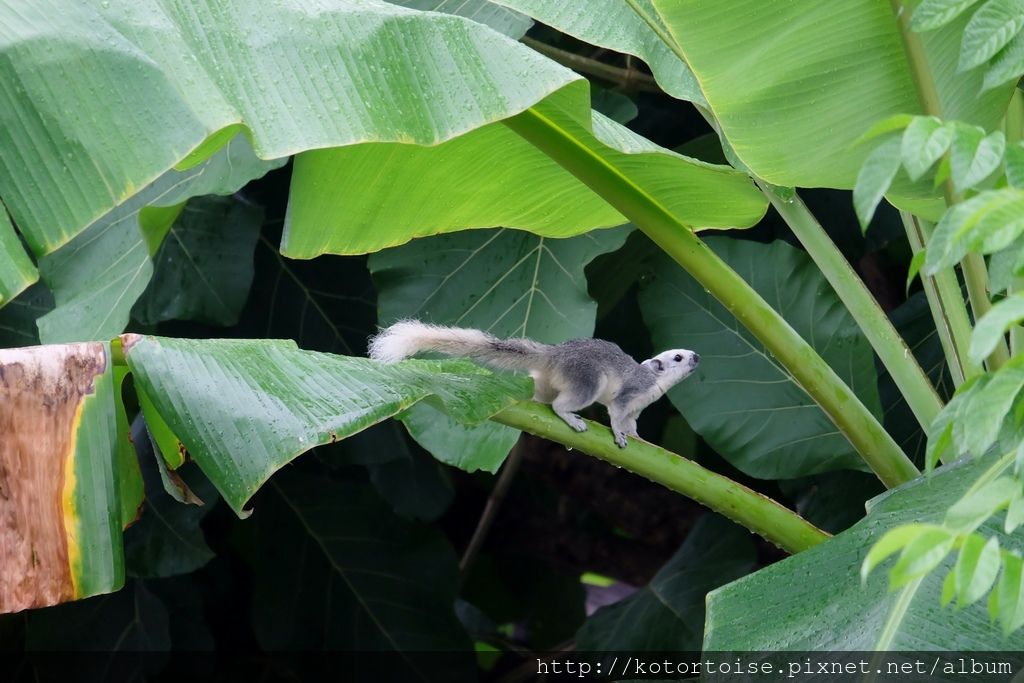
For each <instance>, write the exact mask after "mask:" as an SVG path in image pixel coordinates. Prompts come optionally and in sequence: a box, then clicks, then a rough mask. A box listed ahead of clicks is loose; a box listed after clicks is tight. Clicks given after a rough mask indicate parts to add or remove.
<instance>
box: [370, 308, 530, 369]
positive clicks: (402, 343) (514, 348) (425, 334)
mask: <svg viewBox="0 0 1024 683" xmlns="http://www.w3.org/2000/svg"><path fill="white" fill-rule="evenodd" d="M547 348H548V347H547V346H546V345H544V344H540V343H538V342H534V341H530V340H529V339H508V340H502V339H498V338H497V337H495V336H493V335H490V334H487V333H486V332H482V331H480V330H471V329H465V328H462V327H444V326H442V325H428V324H427V323H422V322H420V321H418V320H402V321H399V322H397V323H395V324H394V325H391V326H390V327H387V328H385V329H383V330H381V332H380V333H379V334H378V335H377V336H375V337H373V338H372V339H371V340H370V349H369V355H370V358H373V359H374V360H379V361H384V362H386V363H394V362H396V361H400V360H402V359H403V358H408V357H409V356H412V355H415V354H417V353H419V352H421V351H434V352H436V353H442V354H444V355H446V356H455V357H458V358H472V359H474V360H478V361H481V362H483V363H486V364H487V365H490V366H492V367H496V368H500V369H507V370H531V369H533V368H536V367H537V366H538V364H539V363H543V362H544V360H545V355H544V350H545V349H547Z"/></svg>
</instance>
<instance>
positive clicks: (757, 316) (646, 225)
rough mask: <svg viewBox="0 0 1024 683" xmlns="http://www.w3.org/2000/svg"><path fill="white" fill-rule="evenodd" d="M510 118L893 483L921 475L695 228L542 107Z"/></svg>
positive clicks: (517, 129)
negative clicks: (705, 294) (756, 344)
mask: <svg viewBox="0 0 1024 683" xmlns="http://www.w3.org/2000/svg"><path fill="white" fill-rule="evenodd" d="M504 123H505V125H506V126H508V127H509V128H510V129H512V130H513V131H515V132H516V133H518V134H519V135H520V136H521V137H523V138H524V139H525V140H527V141H528V142H530V143H531V144H533V145H534V146H535V147H537V148H538V149H540V150H541V151H543V152H544V153H545V154H546V155H547V156H548V157H550V158H551V159H552V160H554V161H555V162H557V163H558V164H559V165H561V166H562V167H563V168H565V169H566V170H568V171H569V172H570V173H572V174H573V175H574V176H576V177H577V178H578V179H579V180H580V181H581V182H583V183H584V184H586V185H587V186H588V187H590V189H592V190H594V192H596V193H597V194H598V195H600V196H601V197H602V198H603V199H604V200H605V201H607V202H608V203H609V204H611V205H612V206H614V207H615V208H616V209H617V210H618V211H619V212H620V213H622V215H624V216H625V217H626V218H628V219H629V220H630V221H632V222H633V224H634V225H636V226H637V227H638V228H640V229H641V230H642V231H643V232H644V233H646V234H647V236H648V237H650V238H651V239H652V240H653V241H654V242H655V243H656V244H657V245H658V246H659V247H661V248H662V249H663V250H664V251H665V252H666V253H667V254H668V255H669V256H671V257H672V258H673V259H675V260H676V262H677V263H679V264H680V265H681V266H682V267H683V268H685V269H686V270H687V272H689V273H690V275H692V276H693V277H694V278H695V279H696V280H697V281H698V282H700V283H701V284H702V285H703V286H704V287H705V288H706V289H707V290H708V291H709V292H710V293H711V294H712V295H713V296H714V297H715V298H716V299H718V300H719V301H720V302H721V303H722V305H724V306H725V307H726V308H727V309H729V311H730V312H731V313H732V314H733V315H734V316H735V317H736V319H737V320H738V321H739V322H740V324H742V325H743V326H744V327H746V328H747V329H748V330H750V331H751V332H752V333H753V334H754V335H755V336H756V337H757V338H758V339H759V340H760V341H761V342H762V343H763V344H764V345H765V346H766V347H767V348H768V350H769V352H770V353H771V354H772V355H773V356H775V357H776V358H777V359H778V360H779V361H780V362H781V363H782V365H783V366H784V367H785V368H786V370H787V371H788V372H789V373H790V374H791V375H792V376H793V377H794V378H795V379H796V380H797V381H798V382H799V383H800V385H801V386H802V387H803V388H804V390H805V391H806V392H807V393H808V394H810V395H811V397H812V398H813V399H814V400H815V401H817V403H818V405H820V406H821V407H822V409H823V410H824V411H825V413H826V414H827V415H828V416H829V418H830V419H831V420H832V422H833V423H834V424H835V425H836V427H837V428H838V429H839V430H840V432H842V433H843V434H844V435H845V436H846V438H847V439H849V441H850V443H851V444H853V446H854V448H855V449H857V451H858V452H859V453H860V454H861V456H862V457H863V458H864V460H865V461H866V462H867V463H868V465H869V466H870V467H871V469H872V470H873V471H874V472H875V474H877V475H878V478H879V479H881V480H882V482H883V483H885V485H886V486H889V487H892V486H897V485H899V484H902V483H904V482H907V481H910V480H911V479H913V478H914V477H916V476H917V475H918V474H919V473H918V471H917V469H916V468H915V467H914V464H913V463H912V462H910V460H909V459H908V458H907V456H906V455H905V454H904V453H903V451H901V450H900V447H899V446H898V445H897V444H896V442H895V441H893V439H892V437H891V436H889V434H888V433H886V431H885V429H884V428H883V427H882V425H881V424H879V422H878V420H877V419H875V417H874V416H873V415H872V414H871V412H870V411H868V409H867V408H865V407H864V404H862V403H861V402H860V401H859V400H858V399H857V397H856V395H854V393H853V392H852V391H851V390H850V388H849V387H848V386H846V384H844V383H843V381H842V380H841V379H840V378H839V376H838V375H836V373H835V372H834V371H833V370H832V368H830V367H829V365H828V363H826V362H825V361H824V360H823V359H822V358H821V356H819V355H818V354H817V353H816V352H815V351H814V349H812V348H811V347H810V345H809V344H807V342H805V341H804V340H803V338H802V337H801V336H800V335H799V334H797V333H796V331H795V330H794V329H793V328H792V327H790V325H789V323H787V322H786V321H785V320H784V319H783V318H782V316H780V315H779V314H778V312H776V311H775V309H773V308H772V307H771V306H770V305H769V304H768V303H767V302H766V301H765V300H764V299H763V298H762V297H761V296H760V295H759V294H758V293H757V292H756V291H755V290H754V289H753V288H752V287H750V285H748V284H747V283H746V282H744V280H743V278H741V277H740V276H739V275H737V274H736V272H735V271H734V270H733V269H732V268H730V267H729V266H728V264H726V263H725V262H724V261H722V259H720V258H719V257H718V256H717V255H716V254H715V253H714V252H713V251H711V249H709V248H708V247H707V245H705V244H704V242H702V241H701V240H700V239H699V238H698V237H697V236H696V235H695V234H694V233H693V231H692V230H690V228H689V226H687V225H685V224H684V223H682V222H681V221H680V220H679V219H678V218H677V217H676V216H675V215H674V214H673V213H672V212H671V211H669V210H668V209H667V208H665V206H663V205H662V204H661V203H660V202H658V201H657V200H656V199H655V198H654V197H652V196H651V195H650V194H648V193H647V192H646V191H645V190H644V189H643V188H642V187H639V186H638V185H636V184H635V183H634V182H632V181H631V180H630V179H629V178H628V177H627V176H626V175H625V174H623V173H622V172H620V171H619V169H617V168H616V167H614V166H613V165H612V164H610V163H609V162H608V161H606V160H605V159H603V158H602V157H600V156H599V155H597V154H595V153H594V152H593V151H592V150H590V149H589V148H588V147H587V146H586V145H584V144H583V143H581V142H580V141H579V140H578V139H576V138H574V137H573V136H572V135H571V134H569V133H568V132H566V131H565V130H564V129H562V128H560V127H559V126H558V125H557V124H555V123H554V122H553V121H552V120H551V119H549V118H547V117H546V116H544V115H543V114H541V113H540V112H538V111H536V110H534V109H528V110H527V111H525V112H523V113H522V114H519V115H517V116H514V117H512V118H510V119H506V120H505V121H504Z"/></svg>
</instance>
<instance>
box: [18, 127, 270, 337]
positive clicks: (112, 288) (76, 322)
mask: <svg viewBox="0 0 1024 683" xmlns="http://www.w3.org/2000/svg"><path fill="white" fill-rule="evenodd" d="M285 161H286V160H285V159H281V160H277V161H269V162H268V161H261V160H260V159H258V158H257V157H256V156H255V154H254V153H253V151H252V148H251V147H250V145H249V143H248V142H247V141H246V139H245V138H244V137H236V138H234V139H233V140H231V141H230V142H229V143H228V144H227V145H226V146H225V147H224V148H222V149H221V150H220V151H219V152H217V153H216V154H215V155H214V156H212V157H211V158H210V159H208V160H207V161H205V162H203V163H201V164H199V165H198V166H193V167H192V168H190V169H189V170H187V171H168V172H167V173H165V174H164V175H162V176H161V177H160V178H158V179H157V180H156V181H155V182H153V183H152V184H151V185H149V186H148V187H146V188H144V189H143V190H142V191H140V192H138V193H137V194H135V195H134V196H133V197H132V198H131V199H129V200H128V201H127V202H125V203H124V204H121V205H120V206H118V207H117V208H115V209H114V210H112V211H111V212H110V213H108V214H106V215H104V216H103V217H102V218H100V219H99V220H98V221H96V222H95V223H93V224H92V225H90V226H89V227H88V228H87V229H86V230H85V231H84V232H83V233H81V234H80V235H78V237H76V238H75V239H73V240H72V241H71V243H70V244H68V245H67V246H65V247H63V248H62V249H60V250H59V251H57V252H55V253H53V254H51V255H49V256H46V257H44V258H43V259H42V260H41V261H40V270H41V274H42V278H43V280H44V281H45V282H46V284H47V285H48V286H49V287H50V289H51V290H53V293H54V297H55V299H56V302H57V306H56V308H55V309H54V310H53V311H50V312H49V313H47V314H46V315H44V316H42V317H41V318H39V321H38V325H39V332H40V336H41V338H42V340H43V342H44V343H54V342H64V341H84V340H102V339H110V338H112V337H114V336H116V335H118V334H120V333H121V332H123V331H124V329H125V327H126V326H127V324H128V317H129V314H130V312H131V310H132V306H133V305H134V304H135V302H136V300H138V299H139V297H140V296H141V295H142V294H143V292H144V291H145V290H146V287H147V286H148V285H149V283H150V279H151V277H152V275H153V262H152V259H151V257H152V256H153V255H154V254H155V253H156V252H157V250H158V248H159V247H160V245H161V244H162V243H163V240H164V238H165V237H166V235H167V233H168V231H169V230H170V229H171V227H172V225H173V224H174V222H175V221H176V220H177V219H178V218H179V215H180V213H181V211H182V208H183V204H184V202H185V201H186V200H187V199H188V198H190V197H195V196H200V195H207V194H230V193H232V192H234V191H235V190H237V189H238V188H239V187H241V186H242V185H244V184H245V183H247V182H249V181H250V180H252V179H253V178H258V177H260V176H262V175H263V174H264V173H266V172H267V171H269V170H270V169H272V168H276V167H278V166H281V165H282V164H283V163H284V162H285ZM194 217H195V214H193V213H191V212H190V213H189V214H187V215H186V217H185V220H186V221H187V222H188V223H189V224H188V225H181V226H179V227H178V232H177V233H176V236H177V237H180V235H181V234H182V233H183V232H185V233H187V232H190V231H192V230H194V226H192V225H191V221H192V219H193V218H194ZM190 226H191V227H190ZM207 229H209V230H216V231H218V232H219V231H222V230H225V231H229V232H230V228H225V227H224V226H222V225H219V224H215V225H209V226H207ZM179 244H180V242H178V241H177V238H175V243H174V245H172V246H171V247H170V248H169V251H173V250H175V249H177V248H178V245H179ZM229 246H230V245H229ZM238 246H242V245H237V246H236V247H235V248H238ZM179 255H182V256H185V255H184V254H181V253H180V251H179ZM166 256H167V251H165V255H164V259H165V263H164V264H163V271H164V272H163V274H162V276H161V283H162V284H165V285H166V284H167V281H168V279H173V278H174V277H175V275H172V273H173V274H176V275H178V276H180V275H181V274H183V273H188V271H189V270H192V273H191V277H190V278H188V279H189V281H190V284H189V287H188V288H187V290H186V291H184V292H181V293H180V294H178V295H179V296H183V297H188V295H190V294H192V293H193V292H196V291H197V290H201V289H202V288H203V280H202V278H203V277H212V276H210V275H207V274H203V275H201V276H196V274H195V272H194V267H195V263H196V261H195V260H192V262H191V266H190V260H189V259H190V258H191V259H195V258H198V260H199V261H205V260H206V259H207V257H209V256H210V254H208V253H206V254H203V255H196V256H195V257H192V256H191V255H189V256H187V257H186V258H183V259H181V260H180V261H179V262H178V263H177V264H173V265H172V264H170V263H166ZM211 260H212V259H211ZM243 262H244V260H243V259H238V260H237V262H234V263H233V264H232V265H237V266H238V267H240V266H241V264H242V263H243ZM207 289H209V286H207ZM219 293H220V294H224V292H219ZM174 295H175V292H171V291H161V292H160V293H154V294H153V295H151V303H150V304H149V305H152V299H153V298H158V297H173V296H174ZM158 303H160V302H159V300H158ZM175 306H177V308H176V307H175ZM189 306H192V307H196V306H201V304H196V303H194V300H193V299H191V298H190V299H189V300H188V302H185V301H179V302H178V303H177V304H176V305H172V304H167V303H166V302H163V306H159V307H160V308H168V312H178V311H184V310H185V309H186V308H188V307H189ZM159 313H160V311H157V312H156V313H155V314H154V315H156V316H157V317H158V316H159Z"/></svg>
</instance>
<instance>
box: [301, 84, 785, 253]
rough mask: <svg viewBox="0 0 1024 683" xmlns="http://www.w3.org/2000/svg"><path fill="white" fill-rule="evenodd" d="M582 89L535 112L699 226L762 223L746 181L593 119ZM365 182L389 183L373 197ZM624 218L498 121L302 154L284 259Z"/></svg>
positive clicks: (583, 226) (758, 201)
mask: <svg viewBox="0 0 1024 683" xmlns="http://www.w3.org/2000/svg"><path fill="white" fill-rule="evenodd" d="M581 85H582V84H575V85H571V86H569V87H566V88H563V89H562V90H559V91H558V92H555V93H553V94H552V95H550V96H549V97H548V98H547V99H545V100H544V101H543V102H541V103H539V104H538V105H536V107H535V108H534V111H536V112H538V113H539V114H540V115H542V116H544V117H545V118H546V119H547V120H549V121H550V122H551V123H553V124H554V125H556V126H557V127H558V128H559V129H560V132H561V133H562V134H564V135H566V136H569V137H571V139H572V140H573V141H574V142H579V144H581V145H583V146H585V147H586V148H587V150H588V151H589V153H591V154H593V156H594V158H595V163H600V164H609V165H612V166H614V167H615V168H616V169H617V170H619V171H620V172H621V173H623V174H624V175H626V176H627V177H629V178H630V180H631V181H632V182H633V183H635V184H637V185H639V186H641V187H643V188H644V191H646V192H649V193H650V194H651V195H653V196H654V197H655V198H656V199H657V200H658V201H660V202H662V203H663V204H664V205H665V207H666V208H668V209H669V210H670V211H672V212H673V213H675V214H676V215H677V216H678V217H679V218H680V219H681V220H682V221H683V222H684V223H686V224H687V225H691V226H694V227H696V228H705V227H719V228H734V227H748V226H750V225H753V224H755V223H756V222H757V221H758V220H760V218H761V216H762V215H764V211H765V209H766V207H767V203H766V200H765V198H764V196H763V195H762V194H761V193H760V192H758V191H757V189H756V188H755V187H754V186H753V185H752V184H751V183H750V181H749V179H748V178H747V176H746V175H745V174H743V173H740V172H738V171H736V170H734V169H732V168H730V167H728V166H720V165H715V164H707V163H704V162H701V161H698V160H696V159H691V158H689V157H685V156H682V155H679V154H676V153H674V152H671V151H669V150H667V149H665V148H663V147H659V146H657V145H655V144H653V143H651V142H649V141H648V140H646V139H644V138H642V137H640V136H638V135H636V134H635V133H633V132H631V131H629V130H628V129H627V128H625V127H624V126H620V125H619V124H616V123H615V122H613V121H611V120H610V119H608V118H606V117H604V116H602V115H601V114H598V113H596V112H592V111H591V110H590V108H589V100H588V97H587V93H586V91H585V89H584V88H582V87H580V86H581ZM366 178H386V179H387V182H380V183H375V184H374V185H373V187H372V190H373V191H372V192H371V191H368V189H367V184H366V182H365V179H366ZM669 178H671V179H672V180H671V182H667V179H669ZM325 188H330V190H329V191H325ZM438 188H443V189H444V191H439V190H438ZM625 222H626V219H625V218H624V217H623V216H622V215H621V214H620V213H619V212H618V211H616V210H615V209H613V208H612V207H611V206H610V205H609V204H607V203H605V202H604V200H603V199H601V198H599V197H598V196H597V195H596V194H595V193H594V192H593V191H592V190H591V189H590V188H589V187H587V186H586V185H584V184H583V183H582V182H581V181H579V180H578V179H577V178H576V177H575V176H573V175H572V174H570V173H569V172H568V171H566V170H565V169H563V168H562V167H561V166H559V165H558V164H557V163H555V162H554V161H553V160H551V159H550V158H548V157H547V156H545V155H544V154H543V153H541V152H540V151H539V150H537V149H536V148H535V147H533V146H532V145H531V144H529V143H527V142H526V141H525V140H523V139H522V138H520V137H519V136H518V135H516V134H515V133H513V132H512V131H511V130H509V129H508V128H507V127H506V126H505V125H503V124H501V123H494V124H491V125H487V126H484V127H482V128H480V129H478V130H475V131H473V132H471V133H468V134H466V135H463V136H462V137H459V138H457V139H455V140H452V141H450V142H447V143H445V144H442V145H437V146H434V147H421V146H414V145H408V144H398V143H393V144H364V145H352V146H349V147H343V148H335V149H324V150H317V151H312V152H306V153H304V154H301V155H299V156H298V157H297V158H296V161H295V169H294V173H293V176H292V189H291V195H290V200H289V205H288V216H287V218H286V222H285V231H284V235H283V237H282V239H281V252H282V253H283V254H285V255H286V256H288V257H290V258H313V257H315V256H318V255H320V254H323V253H334V254H360V253H366V252H372V251H377V250H379V249H381V248H384V247H393V246H397V245H400V244H403V243H405V242H407V241H409V240H410V239H413V238H416V237H423V236H427V235H435V234H438V233H443V232H454V231H457V230H463V229H467V228H482V227H497V226H505V227H509V228H519V229H523V230H529V231H530V232H533V233H536V234H538V235H541V236H544V237H571V236H574V235H578V234H580V233H582V232H585V231H587V230H590V229H592V228H600V227H611V226H615V225H621V224H623V223H625Z"/></svg>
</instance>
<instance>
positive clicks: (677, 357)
mask: <svg viewBox="0 0 1024 683" xmlns="http://www.w3.org/2000/svg"><path fill="white" fill-rule="evenodd" d="M673 360H674V361H675V362H677V363H679V362H680V361H682V360H683V355H682V354H681V353H677V354H676V357H675V358H673Z"/></svg>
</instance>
